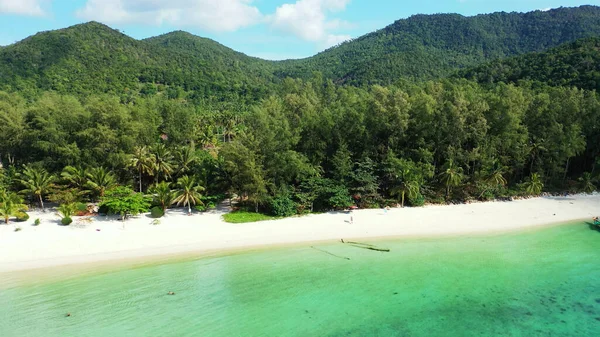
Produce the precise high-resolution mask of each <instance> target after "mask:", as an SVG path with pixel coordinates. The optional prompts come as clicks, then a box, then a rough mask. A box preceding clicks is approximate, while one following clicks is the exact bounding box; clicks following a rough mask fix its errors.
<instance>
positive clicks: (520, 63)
mask: <svg viewBox="0 0 600 337" xmlns="http://www.w3.org/2000/svg"><path fill="white" fill-rule="evenodd" d="M458 76H459V77H465V78H468V79H471V80H476V81H478V82H480V83H497V82H504V83H518V82H519V81H521V80H529V81H538V82H544V83H548V84H550V85H554V86H574V87H578V88H583V89H588V90H599V89H600V38H599V37H592V38H587V39H581V40H578V41H575V42H572V43H568V44H565V45H562V46H559V47H557V48H553V49H550V50H548V51H545V52H539V53H529V54H524V55H520V56H516V57H512V58H508V59H504V60H497V61H493V62H490V63H487V64H484V65H481V66H478V67H475V68H473V69H468V70H463V71H460V72H459V74H458Z"/></svg>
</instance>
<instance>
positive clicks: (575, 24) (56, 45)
mask: <svg viewBox="0 0 600 337" xmlns="http://www.w3.org/2000/svg"><path fill="white" fill-rule="evenodd" d="M598 35H600V7H595V6H582V7H578V8H560V9H556V10H551V11H545V12H544V11H536V12H531V13H493V14H486V15H478V16H474V17H464V16H461V15H457V14H439V15H415V16H412V17H410V18H408V19H403V20H398V21H396V22H395V23H393V24H392V25H390V26H388V27H386V28H384V29H381V30H378V31H376V32H373V33H370V34H367V35H365V36H362V37H359V38H357V39H355V40H353V41H349V42H346V43H343V44H341V45H340V46H337V47H334V48H331V49H329V50H326V51H324V52H322V53H320V54H318V55H315V56H313V57H310V58H307V59H302V60H289V61H280V62H274V61H266V60H261V59H257V58H253V57H248V56H246V55H244V54H241V53H238V52H235V51H234V50H232V49H229V48H227V47H225V46H223V45H221V44H219V43H217V42H215V41H212V40H210V39H205V38H200V37H197V36H194V35H191V34H188V33H185V32H173V33H169V34H165V35H162V36H158V37H154V38H149V39H145V40H141V41H138V40H135V39H132V38H130V37H128V36H126V35H124V34H122V33H120V32H118V31H116V30H113V29H111V28H109V27H107V26H104V25H102V24H99V23H95V22H90V23H87V24H81V25H77V26H73V27H69V28H66V29H61V30H57V31H50V32H43V33H39V34H36V35H35V36H32V37H29V38H27V39H25V40H23V41H21V42H18V43H16V44H14V45H11V46H7V47H5V48H2V49H0V75H2V76H1V80H0V88H4V89H6V90H20V91H26V90H29V91H39V90H56V91H59V92H63V93H75V94H89V93H93V92H111V93H116V94H118V95H127V94H129V93H131V92H134V93H137V92H140V91H141V92H142V93H143V94H152V93H154V92H156V90H161V89H163V90H166V88H167V87H168V88H170V91H169V93H168V94H169V95H171V97H178V96H180V95H181V91H193V92H194V95H195V97H197V98H199V97H202V98H207V97H212V98H214V99H217V100H219V99H223V98H224V99H242V100H257V99H260V98H264V97H266V96H267V95H268V94H269V93H270V92H273V91H274V90H276V87H277V85H278V83H280V81H281V80H282V79H283V78H286V77H293V78H303V79H309V78H312V76H313V73H314V72H320V73H321V74H323V76H324V77H325V78H327V79H331V80H333V81H334V82H335V83H343V84H355V85H363V84H382V85H387V84H392V83H395V82H396V81H398V80H399V79H401V78H402V79H413V80H423V79H436V78H440V77H445V76H447V75H449V74H451V73H453V72H455V71H456V70H457V69H461V68H470V67H473V66H477V65H480V64H483V63H485V62H488V61H492V60H497V59H501V58H505V57H508V56H515V55H520V54H524V53H528V52H539V51H544V50H546V49H548V48H551V47H556V46H558V45H560V44H563V43H566V42H573V41H575V40H577V39H580V38H585V37H591V36H598ZM161 86H162V87H161Z"/></svg>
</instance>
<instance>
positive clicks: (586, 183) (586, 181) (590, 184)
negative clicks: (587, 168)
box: [579, 172, 596, 193]
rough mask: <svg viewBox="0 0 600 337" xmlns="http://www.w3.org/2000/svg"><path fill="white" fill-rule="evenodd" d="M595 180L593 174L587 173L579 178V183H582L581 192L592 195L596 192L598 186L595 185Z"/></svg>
mask: <svg viewBox="0 0 600 337" xmlns="http://www.w3.org/2000/svg"><path fill="white" fill-rule="evenodd" d="M594 180H595V179H594V178H592V174H591V173H589V172H585V173H584V174H583V175H582V176H581V177H579V182H580V183H581V190H582V191H584V192H585V193H592V192H594V191H595V190H596V185H594Z"/></svg>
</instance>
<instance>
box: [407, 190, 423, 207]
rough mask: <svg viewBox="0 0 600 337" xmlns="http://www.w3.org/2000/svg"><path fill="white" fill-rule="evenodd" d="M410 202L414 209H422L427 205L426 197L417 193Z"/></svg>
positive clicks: (409, 199)
mask: <svg viewBox="0 0 600 337" xmlns="http://www.w3.org/2000/svg"><path fill="white" fill-rule="evenodd" d="M408 202H409V203H410V205H411V206H413V207H421V206H423V205H425V197H423V195H422V194H421V193H417V195H416V196H415V197H414V198H411V197H409V198H408Z"/></svg>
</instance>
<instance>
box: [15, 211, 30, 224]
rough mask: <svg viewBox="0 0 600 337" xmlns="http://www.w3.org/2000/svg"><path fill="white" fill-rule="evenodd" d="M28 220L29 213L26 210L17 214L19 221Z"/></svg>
mask: <svg viewBox="0 0 600 337" xmlns="http://www.w3.org/2000/svg"><path fill="white" fill-rule="evenodd" d="M27 220H29V214H27V213H25V212H21V213H19V214H17V222H25V221H27Z"/></svg>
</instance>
